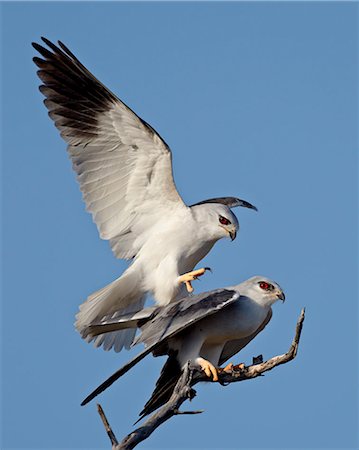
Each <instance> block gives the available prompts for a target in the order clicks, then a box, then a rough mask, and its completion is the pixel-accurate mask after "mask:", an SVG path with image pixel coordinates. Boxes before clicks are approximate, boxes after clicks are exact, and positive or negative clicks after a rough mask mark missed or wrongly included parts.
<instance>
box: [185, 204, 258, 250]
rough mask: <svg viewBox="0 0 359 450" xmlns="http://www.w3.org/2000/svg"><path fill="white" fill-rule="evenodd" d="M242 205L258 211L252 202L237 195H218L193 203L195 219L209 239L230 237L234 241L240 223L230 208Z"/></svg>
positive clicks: (192, 208)
mask: <svg viewBox="0 0 359 450" xmlns="http://www.w3.org/2000/svg"><path fill="white" fill-rule="evenodd" d="M237 206H242V207H244V208H250V209H254V210H255V211H257V208H256V207H255V206H253V205H252V204H251V203H249V202H246V201H245V200H242V199H240V198H237V197H216V198H210V199H207V200H203V201H202V202H199V203H195V204H194V205H191V211H192V213H193V215H194V217H195V220H196V221H197V222H198V223H199V226H201V227H202V229H203V230H204V233H205V235H206V237H207V238H208V239H209V240H215V241H217V240H218V239H221V238H223V237H230V238H231V239H232V241H233V240H234V239H235V238H236V236H237V231H238V230H239V223H238V220H237V217H236V216H235V215H234V214H233V213H232V211H231V209H230V208H235V207H237Z"/></svg>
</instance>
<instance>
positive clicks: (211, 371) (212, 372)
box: [196, 358, 218, 381]
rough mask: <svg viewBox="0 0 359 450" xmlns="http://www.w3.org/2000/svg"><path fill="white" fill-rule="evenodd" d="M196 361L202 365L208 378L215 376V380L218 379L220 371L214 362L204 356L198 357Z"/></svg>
mask: <svg viewBox="0 0 359 450" xmlns="http://www.w3.org/2000/svg"><path fill="white" fill-rule="evenodd" d="M196 362H197V364H198V365H199V366H200V367H201V369H202V370H203V372H204V373H205V374H206V375H207V377H208V378H212V377H213V381H218V372H217V369H216V368H215V367H214V365H213V364H212V363H210V362H209V361H207V360H206V359H204V358H197V359H196Z"/></svg>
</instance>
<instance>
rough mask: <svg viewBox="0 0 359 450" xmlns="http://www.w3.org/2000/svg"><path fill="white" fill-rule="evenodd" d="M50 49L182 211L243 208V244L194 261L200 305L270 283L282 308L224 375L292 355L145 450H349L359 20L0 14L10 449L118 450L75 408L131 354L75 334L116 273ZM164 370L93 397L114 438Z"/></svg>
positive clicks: (289, 15)
mask: <svg viewBox="0 0 359 450" xmlns="http://www.w3.org/2000/svg"><path fill="white" fill-rule="evenodd" d="M41 35H44V36H46V37H48V38H49V39H52V40H56V39H61V40H62V41H63V42H65V43H66V44H67V45H68V46H69V47H70V49H72V51H73V52H74V53H75V54H76V55H77V56H78V57H79V58H80V59H81V60H82V62H83V63H84V64H85V65H87V67H88V68H89V69H90V70H91V71H93V73H94V74H95V75H96V76H97V77H98V78H100V79H101V80H102V81H103V82H104V83H105V84H106V85H107V86H109V87H110V88H111V89H112V90H113V91H114V92H115V93H117V95H118V96H119V97H120V98H121V99H123V100H124V101H125V102H126V103H127V104H129V105H130V106H131V107H132V108H133V109H134V110H135V111H136V112H137V113H138V114H139V115H140V116H141V117H143V118H144V119H145V120H146V121H148V122H149V123H150V124H151V125H152V126H153V127H154V128H156V129H157V130H158V131H159V133H160V134H161V135H162V136H163V137H164V138H165V140H166V141H167V142H168V143H169V144H170V146H171V148H172V151H173V161H174V171H175V179H176V182H177V186H178V189H179V191H180V192H181V194H182V196H183V198H184V199H185V200H186V201H187V202H188V203H193V202H195V201H199V200H201V199H203V198H208V197H211V196H220V195H234V196H239V197H242V198H244V199H246V200H248V201H250V202H252V203H253V204H255V205H256V206H257V207H258V209H259V212H258V213H254V212H253V211H249V210H248V211H247V210H236V213H237V215H238V217H239V221H240V223H241V231H240V233H239V236H238V238H237V240H236V241H234V242H233V243H231V242H230V241H222V242H220V243H219V244H217V246H216V247H215V249H214V250H213V251H212V252H211V254H210V255H209V256H208V257H207V258H206V259H205V261H204V263H205V265H208V266H211V267H212V269H213V274H212V275H211V274H208V275H206V276H205V277H203V279H202V281H200V282H198V283H197V284H196V288H197V290H208V289H212V288H215V287H221V286H226V285H231V284H234V283H238V282H240V281H242V280H244V279H246V278H248V277H249V276H252V275H255V274H263V275H267V276H270V277H272V278H273V279H275V280H276V281H278V282H279V283H280V284H281V285H282V287H283V288H284V290H285V292H286V295H287V301H286V303H285V304H284V305H281V304H277V305H275V307H274V318H273V320H272V322H271V323H270V325H269V326H268V328H267V329H266V330H265V332H263V333H262V334H261V336H259V337H258V338H257V339H256V340H255V341H253V342H252V343H251V344H250V346H248V347H247V348H246V349H245V350H244V351H243V352H242V355H239V356H238V357H236V358H235V360H234V361H235V362H240V361H245V362H246V363H250V362H251V357H252V356H254V355H257V354H259V353H263V355H264V357H265V358H268V357H271V356H273V355H275V354H280V353H282V352H285V351H286V350H287V348H288V346H289V344H290V341H291V339H292V335H293V332H294V326H295V323H296V320H297V316H298V314H299V312H300V309H301V307H302V306H306V308H307V318H306V322H305V326H304V331H303V338H302V342H301V346H300V350H299V354H298V357H297V359H296V360H295V361H294V362H292V363H289V364H287V365H285V366H282V367H280V368H277V369H275V371H273V372H270V373H268V374H267V375H266V376H265V377H263V378H260V379H256V380H254V381H250V382H247V383H238V384H233V385H231V386H228V387H225V388H224V387H221V386H219V385H215V384H207V385H205V384H203V385H201V386H199V388H198V397H197V398H196V399H195V401H193V403H192V405H187V407H192V408H194V409H205V413H204V414H202V415H199V416H184V417H178V418H174V419H172V420H171V421H170V422H168V423H166V424H165V425H163V426H162V427H161V428H160V429H159V430H157V432H155V434H154V435H153V436H152V437H151V438H150V439H148V440H147V441H146V442H145V443H144V444H143V445H142V448H147V449H151V448H152V449H160V448H163V449H164V448H166V449H190V448H191V449H208V448H217V449H227V448H228V449H229V448H236V449H240V448H243V449H244V448H246V449H248V448H306V449H308V448H313V449H314V448H356V447H357V445H358V436H357V423H358V422H357V421H358V409H357V403H358V283H357V275H358V261H357V248H358V239H357V233H358V221H357V218H358V216H357V208H358V202H357V168H358V165H357V163H358V161H357V151H358V134H357V130H356V127H357V121H358V108H357V106H358V88H357V83H358V44H357V42H358V3H354V2H351V3H345V2H331V3H310V2H305V3H283V2H277V3H234V2H230V3H172V4H171V3H163V2H160V3H95V2H94V3H70V2H63V3H43V2H39V3H7V4H2V39H3V41H2V50H3V53H2V76H3V78H2V88H3V118H2V121H3V141H2V143H3V159H2V160H3V182H4V201H3V236H4V239H3V249H4V264H3V279H4V283H3V302H2V319H3V324H2V338H3V342H2V363H3V364H2V374H3V379H2V387H3V392H2V395H3V408H4V409H3V416H2V425H3V434H2V436H3V444H2V447H3V448H6V449H7V448H19V449H20V448H22V449H24V448H33V449H41V448H46V449H50V448H57V449H75V448H96V449H100V448H106V449H108V448H110V446H109V441H108V438H107V436H106V434H105V432H104V429H103V427H102V424H101V422H100V420H99V417H98V415H97V412H96V407H95V404H90V405H88V406H87V407H85V408H82V407H80V402H81V400H82V399H83V397H84V396H85V395H87V394H88V393H89V392H90V391H91V390H92V389H93V388H94V387H96V385H97V384H98V383H99V382H101V381H102V380H103V379H105V378H106V377H107V376H108V375H110V374H111V373H112V372H113V371H114V370H115V369H117V368H118V367H119V366H121V365H122V364H123V363H124V362H125V361H127V360H128V359H129V358H130V357H131V356H132V355H133V354H134V353H136V351H134V352H131V354H129V353H128V352H127V353H125V352H124V353H122V354H116V353H106V352H103V351H102V350H97V349H94V348H93V347H92V346H90V345H88V344H86V343H84V342H83V341H81V339H80V338H79V336H78V335H77V333H76V332H75V330H74V328H73V321H74V315H75V313H76V311H77V308H78V305H79V304H80V303H81V302H82V301H83V300H84V299H85V298H86V296H87V295H89V294H90V293H91V292H93V291H94V290H96V289H98V288H100V287H102V286H103V285H105V284H107V283H108V282H110V281H111V280H112V279H114V278H115V277H117V276H118V275H119V274H120V273H121V272H122V271H123V270H124V268H125V267H126V264H125V262H123V261H117V260H115V259H114V257H113V256H112V254H111V251H110V248H109V246H108V244H107V243H106V242H104V241H100V239H99V238H98V234H97V230H96V228H95V226H94V224H93V223H92V221H91V217H90V216H89V215H88V214H87V213H86V212H85V210H84V205H83V203H82V201H81V194H80V192H79V189H78V186H77V184H76V181H75V177H74V175H73V173H72V170H71V165H70V162H69V160H68V158H67V155H66V152H65V144H64V142H63V141H62V140H61V139H60V137H59V135H58V132H57V130H56V129H55V127H54V126H53V124H52V123H51V121H50V120H49V118H48V117H47V113H46V110H45V108H44V106H43V105H42V96H41V94H40V93H39V92H38V84H39V80H38V79H37V77H36V73H35V66H34V65H33V63H32V61H31V58H32V57H33V56H34V54H35V52H34V50H33V49H32V48H31V46H30V43H31V41H34V40H35V41H38V40H39V38H40V36H41ZM162 364H163V360H160V359H156V360H155V359H153V358H151V357H150V358H148V359H147V360H146V361H144V362H143V363H142V364H141V365H139V366H137V367H136V368H135V369H134V370H133V371H132V373H131V374H129V375H127V376H126V377H124V378H123V379H121V380H120V381H119V382H117V383H116V384H115V385H114V386H113V387H112V388H111V389H109V390H108V391H107V392H106V393H104V394H103V395H102V396H101V397H99V401H100V402H101V403H102V405H103V407H104V409H105V411H106V413H107V415H108V418H109V420H110V422H111V424H112V425H113V428H114V430H115V432H116V434H117V436H118V438H121V437H122V436H123V435H124V434H125V433H127V432H129V431H130V430H131V429H132V428H131V427H132V425H131V424H132V423H133V422H134V420H136V418H137V414H138V412H139V411H140V409H141V407H142V406H143V404H144V402H145V401H146V400H147V398H148V397H149V395H150V393H151V391H152V388H153V386H154V383H155V381H156V379H157V376H158V374H159V371H160V367H161V365H162Z"/></svg>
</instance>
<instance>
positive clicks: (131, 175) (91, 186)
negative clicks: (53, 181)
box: [32, 38, 256, 351]
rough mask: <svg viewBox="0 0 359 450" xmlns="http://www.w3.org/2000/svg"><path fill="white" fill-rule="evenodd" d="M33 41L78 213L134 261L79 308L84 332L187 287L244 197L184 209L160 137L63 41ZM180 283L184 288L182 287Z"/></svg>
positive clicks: (231, 225)
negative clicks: (74, 184)
mask: <svg viewBox="0 0 359 450" xmlns="http://www.w3.org/2000/svg"><path fill="white" fill-rule="evenodd" d="M42 40H43V42H44V43H45V44H47V46H48V47H49V49H47V48H45V47H43V46H41V45H39V44H37V43H33V44H32V45H33V47H34V48H35V49H36V50H37V51H38V52H39V53H40V54H41V56H42V58H39V57H35V58H33V60H34V62H35V64H36V65H37V66H38V67H39V70H38V72H37V73H38V76H39V78H40V79H41V81H42V83H43V84H42V85H41V86H40V91H41V92H42V94H43V95H44V96H45V97H46V98H45V100H44V103H45V106H46V107H47V109H48V110H49V116H50V117H51V119H53V121H54V122H55V125H56V127H57V128H58V130H59V131H60V134H61V136H62V138H63V139H64V140H65V141H66V143H67V144H68V148H67V150H68V153H69V156H70V158H71V160H72V163H73V168H74V170H75V172H76V174H77V179H78V181H79V184H80V189H81V191H82V194H83V199H84V201H85V203H86V209H87V210H88V211H89V212H90V213H91V214H92V217H93V220H94V222H95V223H96V225H97V228H98V230H99V233H100V237H101V238H102V239H107V240H109V241H110V245H111V248H112V251H113V253H114V254H115V256H116V257H117V258H124V259H128V260H132V264H131V265H130V266H129V268H128V269H127V270H126V271H125V272H124V273H123V275H122V276H120V277H119V278H117V279H116V280H115V281H113V282H112V283H111V284H109V285H107V286H105V287H104V288H102V289H100V290H99V291H97V292H95V293H94V294H92V295H90V296H89V298H88V299H87V300H86V301H85V302H84V303H83V304H82V305H81V306H80V311H79V313H78V314H77V316H76V318H77V320H76V324H75V325H76V328H77V330H78V331H79V332H80V333H81V335H82V337H83V338H85V339H87V340H88V341H89V340H91V338H90V336H89V335H88V334H87V332H86V329H87V327H88V325H89V324H91V323H93V322H98V321H100V320H101V319H103V318H104V317H105V316H112V315H113V314H114V313H116V314H117V315H118V314H125V313H129V312H136V311H139V310H141V309H142V308H143V306H144V302H145V298H146V295H147V294H152V295H153V297H154V300H155V302H156V303H157V304H159V305H166V304H168V303H169V302H171V301H173V300H175V299H178V298H181V297H183V296H184V295H186V291H188V292H191V291H192V290H193V288H192V286H191V281H193V280H194V279H196V278H197V277H199V276H201V275H203V274H204V273H205V271H206V268H201V269H198V270H195V271H194V270H193V269H194V268H195V266H196V265H197V263H198V262H199V261H201V259H202V258H204V256H206V254H207V253H208V252H209V251H210V250H211V248H212V247H213V245H214V244H215V242H216V241H217V240H219V239H221V238H223V237H227V236H228V237H230V238H231V239H232V240H234V239H235V237H236V233H237V231H238V228H239V225H238V220H237V218H236V216H235V215H234V214H233V213H232V211H231V209H230V208H233V207H236V206H244V207H247V208H251V209H256V208H255V207H254V206H253V205H251V204H250V203H248V202H246V201H244V200H241V199H238V198H234V197H220V198H214V199H209V200H205V201H202V202H199V203H197V204H195V205H192V206H187V205H186V204H185V203H184V202H183V200H182V199H181V197H180V195H179V193H178V192H177V190H176V186H175V183H174V180H173V176H172V162H171V151H170V149H169V147H168V145H167V144H166V143H165V142H164V140H163V139H162V138H161V137H160V135H159V134H158V133H157V132H156V131H155V130H154V129H153V128H152V127H151V126H150V125H149V124H147V123H146V122H145V121H143V120H142V119H141V118H140V117H138V116H137V115H136V114H135V113H134V112H133V111H132V110H131V109H130V108H128V107H127V106H126V105H125V104H124V103H123V102H122V101H121V100H119V99H118V98H117V97H116V96H115V95H114V94H113V93H112V92H110V91H109V90H108V89H107V88H106V87H105V86H104V85H103V84H102V83H101V82H100V81H98V80H97V79H96V78H95V77H94V76H93V75H92V74H91V73H90V72H89V71H88V70H87V69H86V67H84V66H83V65H82V64H81V63H80V61H79V60H78V59H77V58H76V57H75V56H74V55H73V54H72V53H71V51H70V50H69V49H68V48H67V47H66V46H65V45H64V44H62V43H61V42H58V46H56V45H54V44H53V43H52V42H50V41H49V40H48V39H45V38H42ZM185 288H187V290H186V289H185ZM134 334H135V330H127V331H124V332H116V333H112V334H107V335H103V336H98V337H96V338H95V345H96V346H97V347H99V346H101V345H103V348H104V349H105V350H109V349H111V348H112V347H114V349H115V351H120V350H121V348H122V347H123V346H126V348H129V345H130V344H131V342H132V340H133V337H134Z"/></svg>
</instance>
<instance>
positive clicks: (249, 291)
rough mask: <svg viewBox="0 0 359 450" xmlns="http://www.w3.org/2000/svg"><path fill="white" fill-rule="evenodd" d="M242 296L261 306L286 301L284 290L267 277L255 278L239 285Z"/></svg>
mask: <svg viewBox="0 0 359 450" xmlns="http://www.w3.org/2000/svg"><path fill="white" fill-rule="evenodd" d="M239 291H240V294H241V295H245V296H247V297H250V298H252V299H253V300H255V301H256V302H257V303H260V304H261V305H263V306H264V305H266V306H271V305H273V303H275V302H276V301H278V300H282V302H284V301H285V295H284V292H283V289H282V288H281V287H280V286H279V284H278V283H276V282H275V281H273V280H270V279H269V278H267V277H263V276H258V275H257V276H255V277H252V278H250V279H249V280H247V281H246V282H244V283H242V284H241V285H239Z"/></svg>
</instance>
